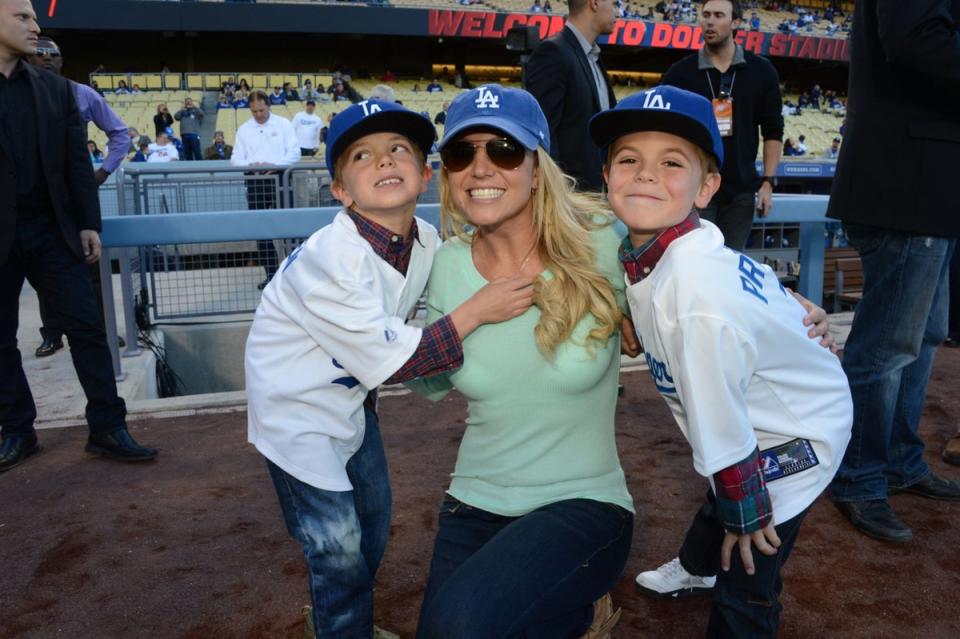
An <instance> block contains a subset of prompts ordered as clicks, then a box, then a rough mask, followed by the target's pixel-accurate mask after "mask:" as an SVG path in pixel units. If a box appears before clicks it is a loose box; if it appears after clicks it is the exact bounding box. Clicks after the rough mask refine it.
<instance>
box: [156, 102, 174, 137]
mask: <svg viewBox="0 0 960 639" xmlns="http://www.w3.org/2000/svg"><path fill="white" fill-rule="evenodd" d="M172 126H173V116H172V115H170V111H169V109H167V105H166V103H164V102H161V103H160V104H158V105H157V114H156V115H154V116H153V128H154V134H153V137H154V138H156V137H158V136H159V135H160V132H161V131H166V130H167V127H172Z"/></svg>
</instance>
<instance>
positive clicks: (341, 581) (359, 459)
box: [267, 409, 392, 639]
mask: <svg viewBox="0 0 960 639" xmlns="http://www.w3.org/2000/svg"><path fill="white" fill-rule="evenodd" d="M365 413H366V430H365V432H364V436H363V444H362V445H361V446H360V449H359V450H358V451H357V452H356V453H355V454H354V455H353V457H351V458H350V461H348V462H347V476H348V477H349V478H350V483H351V484H352V485H353V490H351V491H344V492H337V491H330V490H322V489H320V488H316V487H314V486H311V485H309V484H305V483H303V482H301V481H299V480H297V479H296V478H295V477H293V476H292V475H290V474H288V473H286V472H284V471H283V470H282V469H281V468H280V467H279V466H277V465H276V464H274V463H273V462H271V461H269V460H268V461H267V467H268V468H269V469H270V477H271V478H272V479H273V485H274V488H276V491H277V497H278V498H279V499H280V507H281V509H282V510H283V518H284V520H285V521H286V524H287V530H288V531H289V532H290V536H292V537H293V538H294V539H296V540H297V541H298V542H300V545H301V547H302V548H303V555H304V557H305V558H306V560H307V568H308V571H309V575H308V577H309V581H310V597H311V599H312V601H313V622H314V627H315V628H316V634H317V637H323V638H324V639H370V637H372V636H373V579H374V577H375V576H376V574H377V568H379V566H380V560H381V559H382V558H383V552H384V550H385V549H386V547H387V537H389V535H390V516H391V508H392V495H391V491H390V477H389V475H388V473H387V459H386V455H385V453H384V450H383V441H382V439H381V438H380V427H379V424H378V422H377V416H376V414H375V413H373V412H371V411H370V410H369V409H366V410H365Z"/></svg>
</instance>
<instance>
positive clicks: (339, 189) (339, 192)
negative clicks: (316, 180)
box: [330, 179, 353, 208]
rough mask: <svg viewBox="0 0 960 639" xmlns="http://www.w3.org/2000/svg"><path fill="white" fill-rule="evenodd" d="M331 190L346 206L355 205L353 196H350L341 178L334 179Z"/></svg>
mask: <svg viewBox="0 0 960 639" xmlns="http://www.w3.org/2000/svg"><path fill="white" fill-rule="evenodd" d="M330 192H331V193H333V197H335V198H337V199H338V200H340V203H341V204H343V205H344V206H345V207H346V208H350V207H351V206H353V198H352V197H350V193H349V191H347V189H346V188H345V187H344V186H343V184H342V183H341V182H340V180H339V179H336V180H334V181H333V182H332V183H331V184H330Z"/></svg>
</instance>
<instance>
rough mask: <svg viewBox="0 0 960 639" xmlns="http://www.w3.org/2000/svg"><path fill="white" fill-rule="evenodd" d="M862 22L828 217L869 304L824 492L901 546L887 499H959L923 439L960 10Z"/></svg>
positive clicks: (940, 296) (950, 210)
mask: <svg viewBox="0 0 960 639" xmlns="http://www.w3.org/2000/svg"><path fill="white" fill-rule="evenodd" d="M856 15H857V16H858V17H857V19H856V21H854V23H853V29H854V33H853V34H852V35H851V37H850V48H849V52H850V53H849V55H850V70H851V73H850V85H849V93H848V95H849V97H850V103H851V105H853V106H854V107H855V108H852V109H850V111H849V112H848V113H847V118H848V124H849V126H848V127H847V130H846V134H845V135H844V138H843V147H842V149H841V151H840V157H839V158H838V159H837V167H836V175H835V177H834V180H833V188H832V192H831V194H830V204H829V206H828V209H827V216H828V217H832V218H835V219H840V220H842V221H843V228H844V231H845V232H846V234H847V238H848V240H849V242H850V244H851V245H853V246H854V247H855V248H856V249H857V251H858V252H859V253H860V260H861V262H862V265H863V298H862V299H861V300H860V302H859V303H858V304H857V311H856V314H855V315H854V318H853V326H852V328H851V331H850V337H849V339H848V340H847V343H846V344H845V346H844V354H843V369H844V371H845V372H846V373H847V378H848V379H849V381H850V389H851V391H852V394H853V407H854V408H853V436H852V439H851V441H850V445H849V446H848V447H847V453H846V455H845V457H844V459H843V463H842V464H841V465H840V467H839V469H838V470H837V474H836V476H835V478H834V481H833V485H832V490H833V498H834V501H835V503H836V505H837V508H838V509H839V510H840V512H841V513H843V514H844V515H845V516H846V517H847V518H848V519H849V520H850V522H851V523H852V524H853V525H854V527H856V528H857V529H858V530H859V531H860V532H862V533H864V534H866V535H868V536H871V537H874V538H879V539H883V540H887V541H897V542H906V541H910V540H911V539H912V538H913V533H912V531H911V530H910V528H909V527H907V526H906V525H905V524H904V523H903V522H902V521H900V519H899V518H898V517H897V516H896V513H894V511H893V509H892V508H891V507H890V504H889V502H888V501H887V496H888V495H889V494H903V493H906V494H911V495H916V496H921V497H926V498H929V499H938V500H944V501H960V481H957V480H956V479H945V478H943V477H940V476H939V475H937V474H935V473H934V472H932V471H931V469H930V467H929V466H928V465H927V462H926V461H925V459H924V442H923V439H921V437H920V434H919V432H918V431H919V426H920V417H921V414H922V413H923V412H924V410H923V409H924V403H925V399H926V388H927V382H928V380H929V378H930V373H931V370H932V368H933V361H934V355H935V353H936V350H937V347H938V346H939V345H940V344H941V343H942V342H943V339H944V337H945V336H946V335H947V332H948V319H947V314H948V311H947V309H948V306H949V302H948V296H949V290H948V279H949V277H948V273H949V267H950V256H951V255H952V253H953V251H954V249H955V247H956V243H957V239H956V238H957V236H960V215H957V213H958V212H960V190H958V189H957V188H956V181H957V167H958V166H960V137H958V136H957V103H958V102H960V82H958V81H957V71H958V70H960V45H958V42H960V30H958V22H957V16H960V0H949V1H943V0H910V2H897V1H896V0H857V3H856ZM951 510H952V509H951ZM924 528H925V529H926V526H925V527H924ZM925 532H926V530H925ZM838 543H839V542H838ZM924 554H926V553H924ZM931 559H933V560H938V559H939V560H943V561H946V559H947V558H946V557H945V556H938V555H934V556H932V557H931Z"/></svg>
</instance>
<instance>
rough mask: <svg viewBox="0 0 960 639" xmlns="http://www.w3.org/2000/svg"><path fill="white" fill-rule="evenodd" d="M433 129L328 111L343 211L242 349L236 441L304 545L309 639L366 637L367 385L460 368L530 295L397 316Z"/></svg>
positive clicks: (428, 244) (378, 540)
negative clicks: (253, 450) (243, 391)
mask: <svg viewBox="0 0 960 639" xmlns="http://www.w3.org/2000/svg"><path fill="white" fill-rule="evenodd" d="M435 135H436V134H435V131H434V128H433V125H432V124H431V123H430V121H429V120H427V119H426V118H423V117H421V116H420V115H417V114H416V113H413V112H411V111H408V110H407V109H405V108H403V107H402V106H400V105H397V104H394V103H386V102H377V101H374V100H367V101H365V102H360V103H358V104H356V105H353V106H351V107H349V108H348V109H346V110H345V111H344V112H343V113H341V114H340V115H338V116H337V117H336V118H334V120H333V122H332V124H331V127H330V134H329V137H328V139H327V156H326V159H327V166H328V167H330V170H331V177H332V179H333V183H332V191H333V193H334V194H335V195H336V196H337V197H338V198H339V199H340V200H341V201H342V202H343V204H344V208H343V210H342V211H340V212H339V213H338V214H337V215H336V217H335V218H334V220H333V221H332V223H331V224H330V225H328V226H326V227H324V228H322V229H321V230H319V231H317V232H316V233H314V234H313V235H312V236H311V237H310V238H309V239H308V240H307V241H306V242H304V243H303V245H302V246H300V247H299V248H298V249H296V250H295V251H294V252H293V253H292V254H291V255H290V256H289V257H288V258H287V259H286V260H285V261H284V262H283V264H282V265H281V266H280V269H279V271H278V272H277V274H276V276H275V277H274V278H273V280H271V282H270V284H269V285H268V286H267V287H266V288H265V289H264V292H263V298H262V300H261V303H260V306H259V308H257V313H256V317H255V318H254V321H253V326H252V327H251V329H250V336H249V338H248V340H247V349H246V383H247V396H248V403H249V410H248V414H249V417H248V436H249V441H250V442H251V443H252V444H254V445H255V446H256V447H257V450H259V451H260V452H261V453H262V454H263V455H264V457H266V458H267V466H268V468H269V471H270V475H271V477H272V479H273V483H274V487H275V488H276V491H277V496H278V498H279V500H280V506H281V509H282V510H283V514H284V518H285V520H286V524H287V528H288V530H289V532H290V534H291V536H293V537H294V538H295V539H296V540H297V541H299V542H300V544H301V546H302V547H303V552H304V556H305V557H306V559H307V564H308V568H309V577H310V590H311V596H312V599H313V617H312V619H313V622H314V627H315V630H314V632H315V633H316V635H317V636H318V637H344V638H346V637H350V638H353V637H363V638H369V637H371V636H373V635H374V626H373V592H372V590H373V580H374V576H375V574H376V572H377V567H378V565H379V563H380V559H381V558H382V556H383V552H384V549H385V547H386V542H387V537H388V535H389V532H390V511H391V493H390V483H389V477H388V474H387V463H386V458H385V456H384V449H383V443H382V441H381V438H380V430H379V425H378V416H377V412H376V389H377V387H378V386H380V384H383V383H384V382H388V383H398V382H402V381H406V380H410V379H413V378H415V377H420V376H426V375H431V374H435V373H440V372H443V371H447V370H451V369H453V368H456V367H458V366H460V365H461V364H462V362H463V350H462V346H461V340H462V338H464V337H466V335H467V334H469V333H470V332H471V331H472V330H473V329H475V328H476V327H477V326H479V325H480V324H482V323H485V322H497V321H502V320H505V319H508V318H512V317H514V316H516V315H519V314H521V313H522V312H524V311H525V310H526V309H527V308H528V307H529V305H530V303H531V301H532V286H527V284H529V283H530V282H527V281H526V280H521V279H520V278H513V279H510V280H501V281H498V282H492V283H491V284H489V285H488V286H486V287H485V288H483V289H481V290H480V291H478V292H477V293H476V294H475V295H474V296H473V297H472V298H470V299H469V300H467V301H466V302H464V303H463V304H462V305H461V306H460V307H459V308H457V309H456V310H454V311H453V312H452V313H451V314H450V315H447V316H445V317H443V318H441V319H440V320H439V321H437V322H435V323H433V324H431V325H430V326H429V327H428V328H426V329H420V328H415V327H413V326H409V325H407V324H406V323H405V319H406V318H407V317H408V316H409V315H410V313H411V311H412V310H413V309H414V306H415V304H416V302H417V300H418V299H419V298H420V296H421V294H422V293H423V289H424V286H425V284H426V282H427V276H428V274H429V271H430V265H431V261H432V259H433V254H434V250H435V248H436V246H437V243H438V239H437V231H436V230H435V229H434V228H433V227H432V226H430V225H429V224H427V223H425V222H423V221H422V220H419V219H416V218H415V217H414V212H415V209H416V204H417V197H418V196H419V195H420V194H421V193H423V192H424V191H425V190H426V188H427V184H428V182H429V180H430V177H431V170H430V167H429V166H428V165H427V164H426V163H425V157H426V153H427V152H428V151H429V149H430V147H431V145H432V144H433V140H434V138H435Z"/></svg>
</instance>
